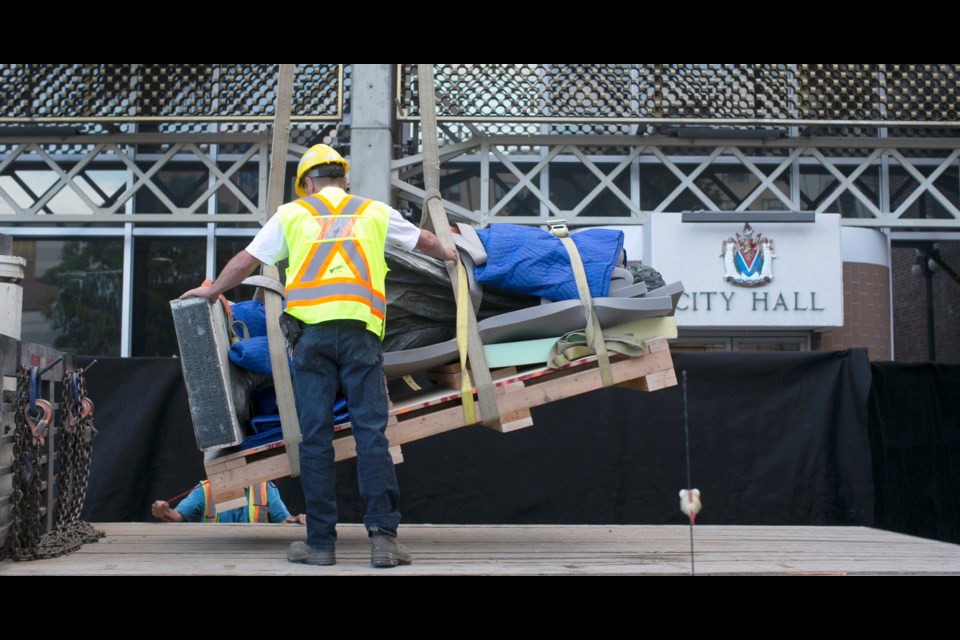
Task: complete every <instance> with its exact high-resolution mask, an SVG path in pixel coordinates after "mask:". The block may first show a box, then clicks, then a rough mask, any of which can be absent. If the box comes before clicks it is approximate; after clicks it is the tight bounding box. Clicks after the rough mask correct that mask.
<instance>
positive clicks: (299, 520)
mask: <svg viewBox="0 0 960 640" xmlns="http://www.w3.org/2000/svg"><path fill="white" fill-rule="evenodd" d="M283 522H284V524H307V514H305V513H301V514H300V515H298V516H288V517H286V518H284V519H283Z"/></svg>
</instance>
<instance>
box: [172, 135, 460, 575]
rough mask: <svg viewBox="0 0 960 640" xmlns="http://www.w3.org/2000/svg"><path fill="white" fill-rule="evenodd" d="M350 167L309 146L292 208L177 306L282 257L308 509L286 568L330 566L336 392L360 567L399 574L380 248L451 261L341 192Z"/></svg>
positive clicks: (388, 215) (370, 204)
mask: <svg viewBox="0 0 960 640" xmlns="http://www.w3.org/2000/svg"><path fill="white" fill-rule="evenodd" d="M348 169H349V165H348V164H347V161H346V160H344V159H343V158H342V157H341V156H340V154H339V153H337V152H336V151H335V150H334V149H332V148H330V147H329V146H327V145H324V144H318V145H314V146H312V147H310V148H309V149H308V150H307V152H306V153H305V154H304V155H303V157H302V158H301V159H300V163H299V165H298V166H297V183H296V192H297V196H299V199H298V200H295V201H294V202H290V203H287V204H285V205H283V206H282V207H280V208H279V209H278V210H277V213H276V215H274V216H273V217H271V218H270V220H269V221H268V222H267V224H266V225H265V226H264V227H263V229H261V230H260V232H259V233H257V235H256V237H255V238H254V239H253V241H252V242H251V243H250V244H249V245H248V246H247V248H246V249H245V250H243V251H240V252H239V253H238V254H237V255H236V256H234V257H233V258H232V259H231V260H230V262H229V263H228V264H227V266H226V267H224V269H223V271H222V272H221V273H220V275H219V277H218V278H217V279H216V281H215V282H214V283H213V284H212V285H210V286H203V287H198V288H196V289H191V290H190V291H187V292H186V293H184V294H183V295H182V296H180V297H181V298H189V297H204V298H207V299H209V300H211V301H215V300H216V299H217V297H218V296H219V295H220V294H221V293H223V292H224V291H227V290H228V289H231V288H233V287H235V286H236V285H238V284H239V283H240V282H241V281H242V280H243V279H244V278H246V277H247V276H248V275H250V274H251V273H252V272H253V271H254V269H255V268H256V267H257V266H258V265H259V264H260V263H261V262H262V263H264V264H276V263H277V262H279V261H280V260H283V259H284V258H289V260H290V261H289V267H288V268H287V272H286V273H287V279H286V292H285V297H286V311H285V313H284V316H286V317H285V318H284V319H283V321H284V322H287V323H293V324H295V325H297V327H296V328H297V329H299V332H300V337H299V339H298V340H297V341H296V344H295V345H292V346H293V372H294V376H293V378H294V381H293V382H294V391H295V395H296V400H297V416H298V417H299V419H300V429H301V431H302V433H303V441H302V442H301V443H300V482H301V484H302V486H303V493H304V496H305V498H306V502H307V540H306V542H294V543H293V544H291V545H290V549H289V550H288V551H287V559H288V560H290V561H291V562H304V563H307V564H315V565H332V564H335V563H336V555H335V544H336V538H337V533H336V523H337V502H336V492H335V485H334V482H335V479H336V473H335V470H334V456H333V404H334V401H335V398H336V393H337V386H338V384H339V385H341V386H342V388H343V390H344V392H345V394H346V396H347V406H348V409H349V411H350V423H351V428H352V430H353V436H354V439H355V440H356V443H357V476H358V481H359V485H360V495H361V496H362V497H363V499H364V503H365V508H366V515H365V517H364V525H365V526H366V528H367V531H368V532H369V534H370V541H371V553H370V562H371V564H372V565H373V566H375V567H395V566H397V565H398V564H409V563H410V562H411V558H410V553H409V552H408V551H407V550H406V549H405V548H404V547H403V546H402V545H400V544H398V543H397V540H396V536H397V527H398V526H399V524H400V512H399V510H398V503H399V488H398V486H397V477H396V472H395V471H394V468H393V462H392V460H391V458H390V454H389V452H388V441H387V438H386V435H385V433H384V432H385V430H386V425H387V396H386V389H385V386H384V376H383V354H382V352H381V350H380V341H381V340H382V339H383V332H384V322H385V319H386V318H385V316H386V297H385V292H384V279H385V277H386V274H387V263H386V259H385V258H384V246H385V243H386V242H387V241H388V240H389V241H390V242H392V243H394V244H399V245H401V246H404V247H406V248H407V249H417V250H419V251H421V252H423V253H425V254H427V255H429V256H432V257H434V258H439V259H442V260H451V261H453V260H456V259H457V254H456V252H455V251H454V249H453V248H450V247H445V246H443V245H441V244H440V242H439V240H437V237H436V236H435V235H434V234H432V233H430V232H429V231H424V230H421V229H418V228H417V227H416V226H414V225H412V224H411V223H410V222H408V221H406V220H404V219H403V217H402V216H401V215H400V214H399V213H398V212H397V211H396V210H394V209H393V208H391V207H389V206H388V205H386V204H384V203H382V202H377V201H374V200H367V199H366V198H362V197H359V196H356V195H349V194H347V192H346V186H347V184H346V182H347V181H346V174H347V170H348ZM294 333H296V331H294Z"/></svg>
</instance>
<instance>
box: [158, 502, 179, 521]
mask: <svg viewBox="0 0 960 640" xmlns="http://www.w3.org/2000/svg"><path fill="white" fill-rule="evenodd" d="M150 511H151V513H153V517H154V518H157V519H158V520H168V521H170V522H184V519H183V516H182V515H180V512H179V511H177V510H176V509H171V508H170V504H169V503H168V502H167V501H166V500H157V501H155V502H154V503H153V505H152V506H151V507H150Z"/></svg>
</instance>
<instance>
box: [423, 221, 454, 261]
mask: <svg viewBox="0 0 960 640" xmlns="http://www.w3.org/2000/svg"><path fill="white" fill-rule="evenodd" d="M416 248H417V251H419V252H421V253H425V254H427V255H428V256H430V257H431V258H439V259H440V260H446V261H448V262H455V261H456V260H457V257H458V256H457V252H456V251H455V250H453V249H451V248H450V247H445V246H443V245H442V244H440V239H439V238H437V236H435V235H434V234H433V232H432V231H427V230H425V229H421V230H420V239H419V240H417V247H416Z"/></svg>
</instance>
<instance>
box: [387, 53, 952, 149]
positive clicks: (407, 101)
mask: <svg viewBox="0 0 960 640" xmlns="http://www.w3.org/2000/svg"><path fill="white" fill-rule="evenodd" d="M416 69H417V65H415V64H403V65H400V67H399V72H398V92H397V94H398V98H399V103H400V113H401V117H402V118H407V119H416V118H418V117H419V113H418V111H417V109H418V97H417V92H418V87H417V77H416V76H417V71H416ZM958 75H960V74H958V71H957V65H952V64H926V65H910V64H888V65H877V64H590V65H586V64H563V65H542V64H539V65H494V64H484V65H471V64H435V65H434V78H435V88H436V91H437V104H438V105H439V109H438V116H439V118H440V119H441V120H443V119H448V120H453V119H464V120H468V119H471V118H473V119H477V120H483V119H487V120H492V119H497V118H500V119H515V120H522V119H537V120H540V121H544V122H549V121H551V120H554V121H556V120H558V119H565V120H567V121H577V120H583V121H595V122H596V121H599V122H602V121H604V120H606V121H613V120H627V121H635V122H643V121H645V120H664V121H669V122H681V123H682V122H683V121H684V120H692V119H697V120H701V119H703V120H706V121H708V122H709V121H711V120H713V121H717V122H724V121H731V120H736V121H742V122H744V123H747V124H749V121H751V120H757V121H761V120H765V121H770V120H772V121H776V122H782V123H789V122H791V121H824V122H856V123H861V122H862V123H867V122H876V121H884V122H890V123H926V122H931V123H932V122H948V123H960V114H958V107H957V92H958V88H957V85H958V82H957V80H958ZM577 133H582V131H577Z"/></svg>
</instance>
